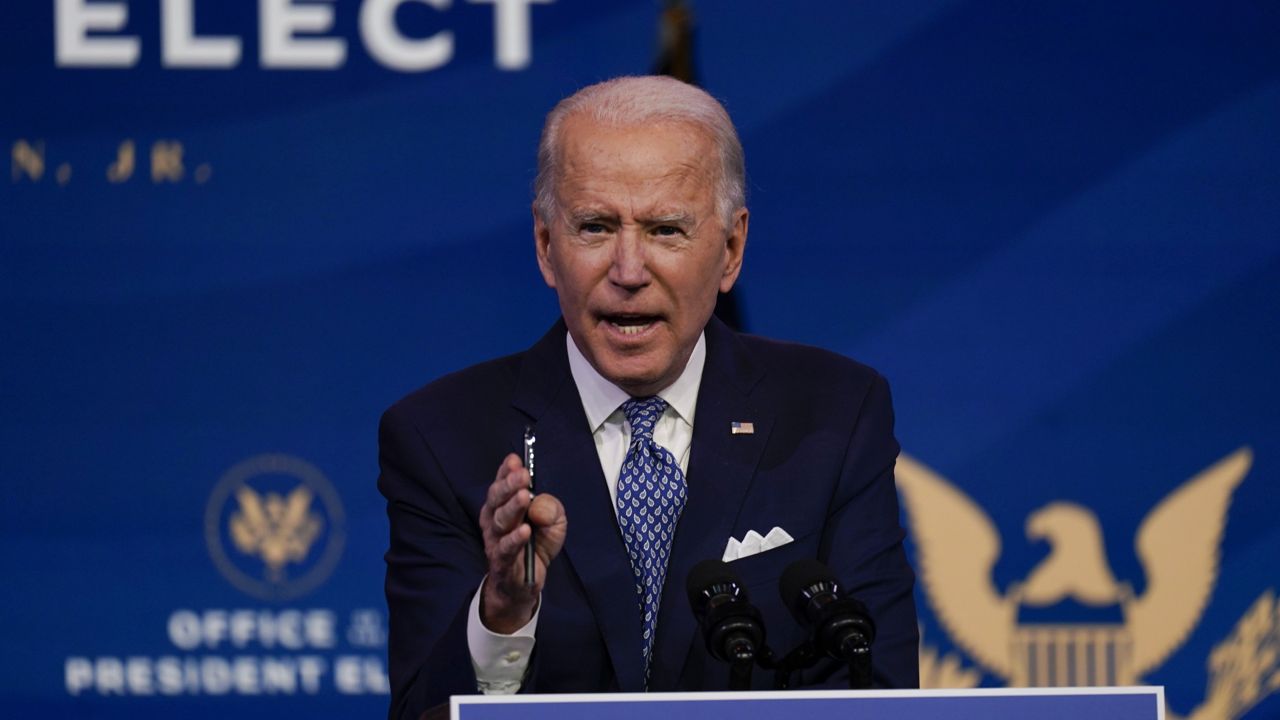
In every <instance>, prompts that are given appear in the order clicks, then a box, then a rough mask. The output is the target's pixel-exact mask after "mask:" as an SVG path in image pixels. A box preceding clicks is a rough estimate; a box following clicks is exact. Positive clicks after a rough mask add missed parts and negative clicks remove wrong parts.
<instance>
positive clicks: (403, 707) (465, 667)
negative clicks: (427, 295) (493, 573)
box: [378, 405, 485, 720]
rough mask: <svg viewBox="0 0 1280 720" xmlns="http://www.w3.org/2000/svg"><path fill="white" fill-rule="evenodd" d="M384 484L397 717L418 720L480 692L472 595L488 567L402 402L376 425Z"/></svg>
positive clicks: (469, 520) (473, 524)
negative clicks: (454, 698)
mask: <svg viewBox="0 0 1280 720" xmlns="http://www.w3.org/2000/svg"><path fill="white" fill-rule="evenodd" d="M378 462H379V467H380V474H379V477H378V489H379V490H380V491H381V492H382V494H383V496H384V497H386V499H387V516H388V519H389V521H390V527H391V539H390V547H389V549H388V550H387V554H386V562H387V577H386V594H387V608H388V611H389V615H390V633H389V635H390V637H389V648H388V656H389V657H388V665H389V675H390V681H391V708H390V715H389V717H390V718H392V720H396V719H398V718H405V719H408V720H417V718H418V716H419V715H421V714H422V712H423V711H424V710H426V709H428V708H430V707H433V706H435V705H437V704H439V703H442V702H445V701H447V700H448V698H449V696H450V695H458V694H468V693H475V692H476V678H475V673H474V671H473V669H472V665H471V661H470V653H469V651H468V647H467V618H468V614H469V613H468V611H469V609H470V601H471V596H472V594H473V593H474V592H475V589H476V588H477V587H479V585H480V581H481V578H482V577H483V576H484V571H485V559H484V550H483V542H482V539H481V536H480V530H479V527H478V525H477V521H476V519H475V518H473V517H471V515H472V514H473V513H469V512H467V509H466V508H465V507H464V504H463V502H462V500H461V499H460V498H459V497H458V495H457V493H456V492H455V490H454V488H453V487H452V485H451V484H450V483H449V481H448V479H447V478H446V477H445V475H444V472H443V470H442V469H441V467H440V466H439V464H438V462H437V461H436V458H435V456H434V455H433V454H432V452H431V448H430V447H429V445H428V444H427V442H426V440H425V439H424V438H423V436H422V433H421V432H420V431H419V429H418V428H417V427H416V426H415V424H414V423H413V421H412V418H411V417H410V415H409V413H408V412H406V411H405V408H404V407H403V406H402V405H396V406H393V407H392V408H391V409H390V410H388V411H387V412H386V413H385V414H384V415H383V416H382V422H381V424H380V426H379V428H378Z"/></svg>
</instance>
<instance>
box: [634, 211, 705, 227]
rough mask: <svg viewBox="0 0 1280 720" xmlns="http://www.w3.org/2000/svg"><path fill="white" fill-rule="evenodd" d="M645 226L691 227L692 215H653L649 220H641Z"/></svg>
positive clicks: (679, 213) (682, 213) (674, 213)
mask: <svg viewBox="0 0 1280 720" xmlns="http://www.w3.org/2000/svg"><path fill="white" fill-rule="evenodd" d="M642 221H643V222H644V224H646V225H681V226H690V225H693V224H694V222H693V215H690V214H689V213H685V212H673V213H667V214H666V215H655V216H653V217H650V218H643V220H642Z"/></svg>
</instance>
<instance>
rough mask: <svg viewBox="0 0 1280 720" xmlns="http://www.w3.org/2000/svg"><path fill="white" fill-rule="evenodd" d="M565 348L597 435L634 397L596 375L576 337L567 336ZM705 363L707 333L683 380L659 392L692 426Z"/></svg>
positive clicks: (698, 345) (694, 352)
mask: <svg viewBox="0 0 1280 720" xmlns="http://www.w3.org/2000/svg"><path fill="white" fill-rule="evenodd" d="M565 345H566V346H568V349H569V372H570V373H572V374H573V382H574V384H575V385H577V386H578V396H579V397H580V398H581V399H582V409H583V410H584V411H586V414H587V422H588V423H590V424H591V432H593V433H594V432H595V431H597V430H599V429H600V426H601V425H603V424H604V422H605V420H608V419H609V416H610V415H612V414H613V413H614V411H615V410H617V409H618V407H619V406H621V405H622V403H624V402H626V401H627V400H629V399H630V398H631V396H630V395H629V394H627V391H626V390H623V389H622V388H620V387H618V386H617V385H614V384H613V383H611V382H609V381H608V380H606V379H605V377H604V376H603V375H601V374H600V373H599V372H596V369H595V368H594V367H592V366H591V363H590V362H588V361H587V358H586V356H584V355H583V354H582V351H581V350H579V349H578V345H577V343H576V342H574V340H573V336H572V335H570V334H568V333H565ZM706 363H707V336H706V333H701V334H699V335H698V342H697V343H696V344H695V345H694V346H693V352H692V353H690V355H689V362H687V363H685V366H684V371H683V372H681V373H680V377H678V378H676V381H675V382H673V383H671V384H670V385H668V386H667V387H665V388H663V389H662V390H659V391H658V397H660V398H662V399H663V400H666V401H667V405H669V406H670V407H671V409H672V410H674V411H675V412H676V414H677V415H679V416H680V418H681V419H683V420H684V421H685V422H686V423H688V424H689V427H693V414H694V410H695V409H696V408H697V406H698V388H699V387H700V386H701V385H702V369H703V367H704V366H705V365H706Z"/></svg>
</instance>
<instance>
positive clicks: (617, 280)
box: [609, 227, 650, 290]
mask: <svg viewBox="0 0 1280 720" xmlns="http://www.w3.org/2000/svg"><path fill="white" fill-rule="evenodd" d="M649 281H650V275H649V264H648V258H647V256H646V250H645V244H644V238H643V237H642V236H641V233H640V232H639V231H638V230H636V229H634V228H629V227H624V228H623V229H622V231H621V232H619V233H618V237H617V239H616V240H615V242H614V246H613V258H612V259H611V262H610V264H609V282H611V283H613V284H614V285H617V286H618V287H621V288H625V289H627V290H638V289H640V288H642V287H644V286H645V285H648V284H649Z"/></svg>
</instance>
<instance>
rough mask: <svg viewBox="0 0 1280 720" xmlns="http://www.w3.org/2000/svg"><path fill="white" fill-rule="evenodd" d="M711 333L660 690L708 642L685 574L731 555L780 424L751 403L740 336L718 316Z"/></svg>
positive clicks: (660, 640) (666, 601)
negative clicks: (727, 550)
mask: <svg viewBox="0 0 1280 720" xmlns="http://www.w3.org/2000/svg"><path fill="white" fill-rule="evenodd" d="M706 335H707V362H706V366H705V369H704V370H703V373H702V383H701V386H700V387H699V390H698V406H697V410H696V413H695V416H694V429H693V446H692V448H691V450H690V453H689V472H688V478H687V480H688V487H689V495H688V500H687V502H686V505H685V509H684V512H683V514H682V515H681V517H680V524H679V526H678V528H677V530H676V537H675V542H674V544H673V546H672V553H671V559H670V561H669V563H668V566H667V578H666V582H665V585H664V587H663V591H662V605H661V608H660V610H659V614H658V637H657V641H656V644H655V650H654V652H655V661H656V664H655V666H654V672H653V677H652V678H651V679H650V687H652V688H654V689H658V690H667V689H674V688H676V687H678V684H677V683H678V680H679V678H680V675H681V674H682V671H683V667H684V662H685V659H686V658H687V657H688V654H689V648H690V646H691V644H692V643H693V642H694V641H695V640H697V641H698V642H701V640H700V639H699V638H698V635H699V633H698V629H697V623H696V621H695V620H694V617H693V613H692V611H691V610H690V608H689V601H688V595H687V591H686V588H685V580H686V579H687V577H688V575H689V571H690V570H691V569H692V568H693V566H694V565H696V564H697V563H698V562H700V561H702V560H707V559H712V558H714V559H717V560H718V559H719V558H720V557H721V556H722V555H723V554H724V547H725V543H726V542H727V541H728V539H729V536H730V534H731V533H732V532H733V527H734V524H735V521H736V519H737V517H738V515H739V513H740V512H741V509H742V503H743V500H744V499H745V497H746V494H747V489H748V487H749V486H750V484H751V479H752V477H753V476H754V475H755V470H756V465H757V463H759V461H760V455H761V453H762V452H763V450H764V446H765V442H766V441H767V440H768V437H769V431H770V430H771V429H772V427H773V417H772V415H771V414H769V413H767V412H765V411H764V410H762V409H761V408H758V407H755V406H754V405H752V403H751V402H750V399H749V395H750V392H751V390H752V388H753V387H754V386H755V384H756V382H757V381H758V380H759V378H760V375H761V371H760V369H759V368H757V367H756V366H754V365H753V364H752V363H751V360H750V358H749V357H748V354H747V352H746V349H745V348H744V347H742V344H741V342H740V341H739V340H738V338H737V336H736V335H734V334H733V333H732V332H731V331H730V330H729V329H728V328H726V327H725V326H724V325H723V324H721V323H720V321H718V320H716V319H715V318H712V319H711V321H710V323H708V325H707V329H706ZM734 421H742V422H751V423H753V424H754V426H755V432H754V433H753V434H750V435H734V434H732V433H731V432H730V423H732V422H734ZM539 442H541V440H539ZM597 464H598V463H597ZM570 517H572V515H570ZM570 532H571V533H572V529H571V530H570ZM726 672H727V670H726ZM726 677H727V676H726Z"/></svg>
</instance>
